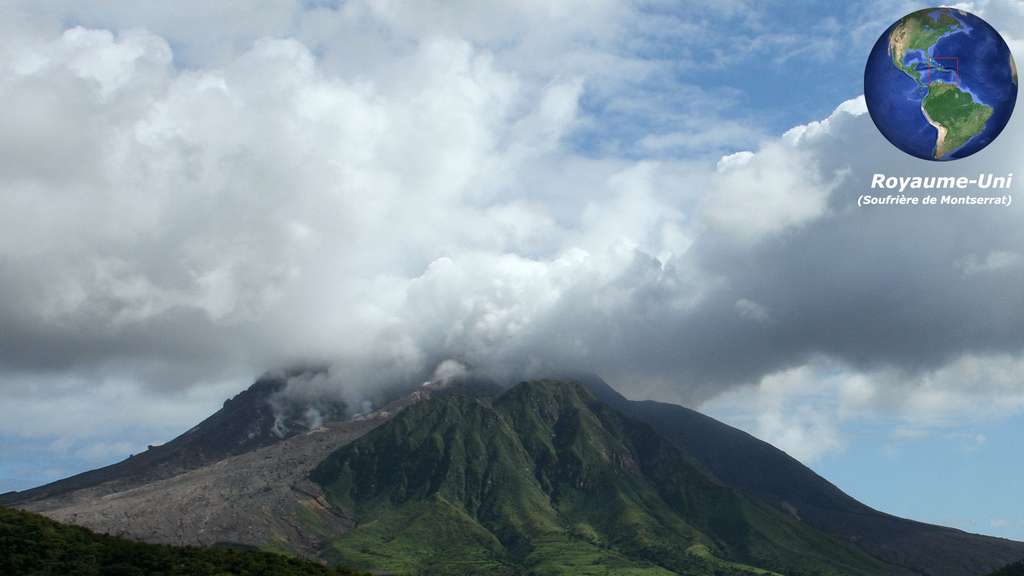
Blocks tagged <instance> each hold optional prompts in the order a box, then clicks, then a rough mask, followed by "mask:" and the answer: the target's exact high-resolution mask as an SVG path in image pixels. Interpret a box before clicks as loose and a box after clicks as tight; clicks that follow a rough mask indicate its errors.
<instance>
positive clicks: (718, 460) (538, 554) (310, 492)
mask: <svg viewBox="0 0 1024 576" xmlns="http://www.w3.org/2000/svg"><path fill="white" fill-rule="evenodd" d="M574 380H576V381H577V382H580V383H581V384H582V386H581V385H580V384H577V383H575V382H572V381H543V382H530V383H522V384H519V385H518V386H515V387H513V388H511V389H509V390H507V391H502V390H501V389H496V388H495V386H493V384H487V383H485V384H484V385H479V383H476V384H474V383H470V382H462V383H456V384H453V383H433V384H431V385H428V386H423V387H416V388H415V390H413V391H411V392H409V393H407V394H405V395H404V396H402V397H400V398H398V399H396V400H393V401H391V402H390V403H388V404H386V405H384V406H383V407H381V408H380V409H378V410H377V411H375V412H372V413H370V414H366V415H363V416H359V417H356V418H347V417H345V416H341V415H340V413H341V411H340V410H339V411H337V413H336V415H335V419H334V420H333V421H325V422H322V423H321V424H322V425H319V426H315V427H305V428H304V427H303V426H302V425H301V422H300V423H295V425H291V426H289V427H288V432H287V433H286V434H280V435H279V434H276V433H275V434H272V435H266V434H264V435H260V434H258V433H257V434H253V435H252V436H250V434H252V433H253V432H254V431H256V432H259V431H265V430H267V426H268V425H270V424H271V423H272V420H271V419H270V418H271V416H273V415H275V414H279V411H278V412H276V413H275V412H268V411H267V405H268V404H269V403H271V402H273V401H274V398H275V396H274V395H275V394H276V391H277V390H279V388H280V386H282V384H281V380H280V377H278V378H277V383H275V379H274V378H263V379H261V380H260V381H259V382H257V384H256V385H254V386H253V388H251V389H250V390H249V391H247V392H245V393H243V394H241V395H239V396H238V397H236V399H235V400H232V401H230V402H229V403H227V404H226V405H225V407H224V409H223V410H221V411H220V412H218V413H217V414H216V415H214V416H213V417H211V418H210V419H208V420H206V421H204V422H203V423H202V424H201V425H199V426H197V427H196V428H195V429H193V430H192V431H190V432H188V433H186V434H184V435H182V437H180V438H179V439H177V440H175V441H173V442H170V443H168V445H167V446H170V447H171V448H173V450H172V449H167V451H166V452H165V454H171V455H175V456H173V457H172V458H171V459H170V460H168V459H166V458H159V459H156V458H155V459H154V461H153V462H149V461H147V460H136V462H130V465H128V464H126V463H121V464H118V465H114V466H112V467H108V468H106V469H101V471H103V473H102V474H95V473H86V474H84V475H79V476H77V477H73V478H72V479H69V480H65V481H61V482H57V483H54V484H51V485H48V486H44V487H41V488H37V489H34V490H30V491H26V492H22V493H14V494H10V495H8V496H7V501H8V502H12V503H14V504H15V505H17V506H19V507H24V508H27V509H30V510H34V511H39V512H42V513H44V514H46V515H48V516H50V517H51V518H54V519H57V520H60V521H64V522H70V523H74V524H80V525H83V526H86V527H89V528H92V529H94V530H97V531H100V532H106V533H112V534H117V535H124V536H128V537H131V538H135V539H139V540H143V541H147V542H157V543H167V544H178V545H182V544H191V545H203V546H210V545H220V544H234V545H245V546H250V547H256V548H261V549H265V550H274V551H280V552H286V553H289V554H296V555H300V556H304V557H308V558H315V559H318V560H325V561H329V562H331V563H333V564H337V565H345V566H352V567H356V568H359V569H374V570H381V571H385V572H388V573H420V574H460V575H461V574H481V573H488V574H495V575H500V574H626V575H630V574H632V575H665V576H670V575H672V574H697V575H700V574H719V575H739V574H786V575H788V576H797V575H800V574H818V575H835V576H840V575H850V576H853V575H865V576H867V575H870V576H886V575H892V576H904V575H905V576H913V575H918V576H924V575H928V576H982V575H985V574H988V573H990V572H991V571H993V570H995V569H997V568H999V567H1000V566H1004V565H1006V564H1008V563H1010V562H1013V561H1017V560H1020V559H1022V558H1024V543H1018V542H1012V541H1008V540H1003V539H997V538H989V537H984V536H978V535H973V534H967V533H964V532H961V531H958V530H952V529H948V528H942V527H938V526H931V525H927V524H922V523H918V522H912V521H909V520H904V519H900V518H895V517H892V516H889V515H886V514H883V513H881V512H878V511H875V510H873V509H871V508H869V507H867V506H864V505H863V504H861V503H859V502H857V501H856V500H854V499H853V498H850V497H849V496H847V495H846V494H844V493H843V492H842V491H840V490H839V489H838V488H836V487H835V486H833V485H832V484H830V483H829V482H827V481H826V480H824V479H823V478H821V477H820V476H818V475H817V474H815V473H814V472H813V471H811V470H809V469H808V468H806V467H804V466H803V465H801V464H800V463H799V462H797V461H796V460H794V459H792V458H790V457H789V456H787V455H786V454H785V453H783V452H781V451H779V450H777V449H776V448H774V447H772V446H770V445H768V444H766V443H764V442H761V441H759V440H757V439H755V438H753V437H751V436H749V435H748V434H745V433H743V432H741V431H739V430H736V429H734V428H731V427H729V426H726V425H724V424H722V423H720V422H717V421H715V420H713V419H711V418H708V417H706V416H703V415H701V414H699V413H697V412H694V411H692V410H688V409H686V408H683V407H680V406H675V405H671V404H662V403H657V402H633V401H629V400H627V399H625V398H623V397H622V396H620V395H619V394H618V393H616V392H615V391H614V390H613V389H612V388H611V387H609V386H608V385H607V384H605V383H604V382H602V381H600V380H599V379H597V378H593V377H575V378H574ZM292 412H293V413H295V414H301V413H302V412H303V407H302V406H297V407H295V409H294V410H292ZM324 412H325V413H330V412H329V411H324ZM254 423H255V424H254ZM271 430H272V429H271ZM137 458H139V457H136V459H137ZM130 460H131V459H130ZM168 461H170V462H172V463H176V464H174V465H173V466H168V465H167V464H166V462H168ZM126 462H129V461H126ZM182 463H185V464H182ZM174 466H177V468H176V469H175V468H174ZM937 505H941V503H937Z"/></svg>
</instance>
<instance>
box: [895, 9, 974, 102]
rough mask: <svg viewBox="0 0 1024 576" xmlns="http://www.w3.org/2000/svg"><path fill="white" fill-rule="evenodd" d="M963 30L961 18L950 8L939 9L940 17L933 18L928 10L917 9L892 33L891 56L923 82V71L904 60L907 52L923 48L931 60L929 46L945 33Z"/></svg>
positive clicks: (912, 75)
mask: <svg viewBox="0 0 1024 576" xmlns="http://www.w3.org/2000/svg"><path fill="white" fill-rule="evenodd" d="M962 29H963V26H962V25H961V24H960V21H959V20H957V19H956V18H954V17H953V16H952V15H951V14H949V12H948V9H939V15H938V17H937V18H933V17H932V15H931V13H930V12H929V11H927V10H920V11H918V12H914V13H913V14H909V15H907V16H906V17H905V18H903V19H902V20H900V21H899V22H897V23H896V25H895V26H893V29H892V32H890V33H889V56H890V57H891V58H892V63H893V64H894V65H895V66H896V67H897V68H899V69H900V70H902V71H903V72H904V73H906V74H907V75H908V76H910V77H911V78H913V79H914V81H916V82H917V83H919V84H920V83H921V72H920V71H918V70H917V69H916V67H915V65H913V64H911V65H909V66H908V65H906V64H904V63H903V59H904V58H906V56H907V52H909V51H911V50H920V51H921V53H922V54H923V55H924V57H925V58H929V59H930V58H931V57H930V56H929V55H928V49H929V48H931V47H932V46H934V45H935V43H936V42H938V41H939V39H940V38H942V37H943V36H945V35H946V34H949V33H951V32H956V31H959V30H962Z"/></svg>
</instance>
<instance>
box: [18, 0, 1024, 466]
mask: <svg viewBox="0 0 1024 576" xmlns="http://www.w3.org/2000/svg"><path fill="white" fill-rule="evenodd" d="M101 4H103V6H101V5H100V4H97V5H94V6H91V7H87V8H88V9H87V8H80V7H76V6H75V5H68V6H64V7H62V8H52V9H46V10H44V9H41V8H35V7H33V6H31V5H27V6H23V7H21V8H20V9H18V10H15V11H14V17H13V18H12V19H8V20H7V22H6V23H5V24H4V25H3V26H4V27H5V29H7V28H10V29H11V30H12V34H10V35H8V36H6V37H5V39H3V40H0V93H2V95H3V101H4V102H5V103H6V104H7V106H4V107H3V108H2V109H0V130H2V131H3V133H5V134H14V135H17V137H16V138H6V139H4V140H3V142H0V187H2V190H3V195H2V197H0V208H2V209H0V287H2V289H3V293H4V298H3V299H2V300H0V324H2V325H3V326H4V330H3V331H2V332H0V367H2V371H3V372H2V373H0V386H2V388H3V392H4V393H5V394H8V395H11V394H23V393H24V389H23V387H24V386H25V383H26V382H33V385H32V387H31V390H35V391H36V393H37V394H36V395H34V396H33V395H32V394H29V395H28V396H26V397H25V398H26V399H25V400H24V401H25V402H27V403H31V402H32V401H36V402H38V403H40V404H43V403H51V402H53V401H54V396H55V395H56V396H61V397H65V398H79V395H82V394H85V392H83V390H91V389H95V390H104V389H105V388H104V386H109V385H110V383H111V382H118V383H119V384H118V385H119V386H120V385H124V386H127V387H129V388H130V389H131V390H132V392H131V393H130V394H129V393H127V392H126V393H125V394H128V395H129V396H130V397H132V398H137V400H138V402H143V398H146V397H152V395H157V394H167V393H168V392H171V391H180V390H188V389H192V388H195V387H196V385H198V384H202V383H209V382H218V383H222V382H229V381H233V382H236V383H238V385H241V383H242V382H244V381H245V380H247V379H251V377H252V376H253V375H254V374H256V373H257V372H259V371H261V370H263V369H267V368H273V367H276V366H280V365H284V364H289V363H292V362H295V361H302V360H311V361H326V362H329V363H331V364H332V365H333V369H332V377H331V379H330V380H329V382H330V385H332V386H333V385H338V386H342V387H355V388H358V387H372V386H374V385H379V384H381V383H388V382H394V381H399V380H408V381H409V382H410V383H415V382H420V381H422V380H424V379H427V378H430V377H431V376H432V374H433V373H434V371H435V369H437V370H438V373H439V374H440V373H443V374H447V373H449V372H450V369H453V367H455V366H456V364H444V362H445V361H446V360H449V361H453V362H458V365H459V366H467V367H469V368H470V369H474V370H481V371H485V372H488V373H491V374H494V375H498V376H520V375H529V374H533V373H542V372H544V371H548V370H566V369H570V370H571V369H582V370H590V371H595V372H598V373H600V374H602V375H604V376H606V377H607V378H608V379H609V380H610V381H612V382H613V383H614V384H615V385H617V386H618V387H620V388H622V389H623V390H624V391H625V392H627V393H628V394H631V395H634V396H641V395H652V396H658V397H662V398H672V399H677V400H682V401H684V402H687V403H690V404H699V403H701V402H705V401H707V400H709V399H711V398H715V397H718V396H720V395H721V394H723V393H724V392H726V391H730V390H736V389H737V387H739V386H745V385H746V386H753V387H754V388H753V389H755V390H760V389H763V390H768V391H774V392H772V394H771V395H773V397H775V398H782V399H789V400H785V401H784V400H778V401H777V402H776V401H774V400H773V401H772V402H773V403H769V405H770V406H771V407H774V411H772V410H766V411H765V418H764V419H763V420H762V421H760V422H759V423H758V424H757V426H758V429H759V430H761V431H762V433H763V434H764V435H766V436H769V437H772V438H775V439H777V440H778V441H779V442H780V443H781V444H783V445H784V446H786V447H792V448H791V449H792V450H794V451H796V452H798V453H800V454H802V455H804V456H805V457H807V458H814V457H817V456H818V455H820V454H822V453H825V452H827V451H828V450H834V449H837V448H838V447H840V446H841V445H842V441H841V439H840V438H839V436H838V435H837V433H836V431H835V430H834V429H833V428H831V426H832V424H831V423H830V422H828V421H826V420H824V419H822V418H820V417H819V416H818V415H816V413H815V410H812V409H811V408H807V409H796V410H792V409H790V408H789V406H790V405H792V404H793V402H795V400H792V399H796V398H800V397H802V396H801V395H804V394H809V393H810V390H811V389H812V386H811V384H810V383H809V382H810V380H809V378H810V376H809V374H816V372H814V371H813V370H810V371H809V369H808V368H806V366H809V365H811V366H813V365H814V363H815V362H819V361H822V360H821V359H825V360H824V361H825V362H828V363H832V365H835V366H837V367H839V368H838V369H839V370H841V371H844V372H847V373H848V375H849V378H847V379H845V380H844V382H847V381H848V382H851V383H849V384H843V385H842V386H839V387H838V388H837V390H841V391H842V396H841V399H842V400H843V402H842V404H841V405H842V407H843V410H855V409H857V410H861V409H863V410H867V409H880V408H878V407H879V406H883V405H884V406H885V407H886V408H887V409H889V408H892V407H893V406H906V407H908V409H907V412H908V413H910V412H911V410H910V407H913V408H914V409H916V410H923V411H924V412H926V413H929V414H935V415H936V417H944V414H945V413H944V412H943V410H944V409H943V408H942V407H943V406H953V405H956V404H957V403H958V402H960V400H962V399H963V398H964V397H966V396H967V395H969V394H970V393H972V392H975V391H982V392H983V393H984V394H988V395H989V396H988V397H989V398H994V397H996V396H999V397H1006V392H1007V391H1008V390H1009V391H1011V392H1013V393H1016V392H1019V390H1020V388H1019V384H1018V383H1017V382H1016V381H1015V380H1014V377H1013V376H1012V369H1013V367H1015V366H1016V364H1015V363H1018V362H1019V357H1020V354H1021V350H1022V348H1024V330H1021V329H1020V328H1021V326H1022V325H1024V301H1022V298H1024V296H1022V295H1024V291H1022V290H1020V289H1019V288H1020V287H1021V285H1022V283H1024V275H1022V274H1024V270H1022V269H1021V267H1020V266H1019V265H1017V264H1018V258H1017V257H1016V256H1014V255H1016V254H1018V253H1019V252H1020V250H1021V249H1022V246H1024V228H1022V227H1021V226H1020V216H1019V212H1018V209H1017V208H1012V209H992V208H958V209H952V208H943V207H936V208H934V209H920V210H917V211H914V212H908V211H900V210H896V209H888V208H887V209H882V208H877V209H875V208H872V209H858V208H857V207H856V206H855V200H856V197H857V196H858V195H859V194H860V193H862V192H864V191H865V190H866V188H867V186H868V184H869V182H870V175H871V174H872V173H874V172H884V173H886V174H890V175H895V176H898V175H931V174H936V175H948V174H953V173H956V174H961V173H972V172H980V171H986V172H988V171H993V172H1014V171H1017V172H1020V164H1019V156H1018V155H1017V154H1016V152H1015V151H1016V150H1018V149H1019V148H1020V146H1021V144H1022V142H1021V130H1020V126H1019V116H1020V115H1019V114H1018V118H1015V119H1014V120H1013V121H1012V122H1013V124H1012V125H1011V126H1010V127H1009V128H1008V129H1007V130H1006V132H1005V134H1004V135H1003V136H1002V138H1001V139H1000V140H999V141H998V142H997V143H996V144H994V145H992V146H991V147H990V148H989V149H987V150H986V151H984V152H983V153H981V154H978V155H977V156H976V157H972V158H971V159H968V160H964V161H961V162H957V163H956V164H955V165H948V164H944V165H938V164H928V163H922V162H918V161H916V160H912V159H909V158H905V157H903V156H902V155H900V154H899V153H897V152H895V151H894V150H892V149H891V148H890V147H889V145H888V144H887V143H886V142H885V141H884V140H883V139H882V137H881V136H880V135H879V134H878V133H877V131H876V130H875V129H874V127H873V126H872V124H871V121H870V118H869V117H868V116H867V114H865V110H864V103H863V100H862V99H858V98H854V99H852V100H849V101H847V102H846V103H843V104H839V105H838V107H837V108H836V109H835V111H834V112H833V113H832V114H831V115H830V116H828V117H827V118H824V119H822V120H821V121H819V122H811V123H808V124H805V125H801V126H798V127H796V128H793V129H792V130H790V131H789V132H786V133H785V134H784V135H782V136H780V137H777V138H764V137H763V134H764V131H763V130H761V129H759V128H752V129H747V128H744V126H743V125H741V124H738V123H735V122H734V123H728V122H724V123H722V124H721V125H719V126H718V128H719V129H720V130H719V131H717V132H716V130H715V128H716V126H715V120H716V118H715V117H712V118H710V119H709V120H708V121H707V122H704V123H701V122H697V121H695V120H693V111H692V110H686V109H682V110H681V109H678V108H674V107H665V106H651V104H650V103H649V102H645V101H643V100H642V98H640V97H639V96H638V95H639V94H641V93H643V91H644V90H645V89H646V87H647V85H646V84H644V82H638V81H636V79H635V78H642V79H643V80H644V81H645V82H646V81H653V80H656V79H662V78H665V77H667V76H669V75H670V74H668V71H671V70H672V68H671V67H669V68H667V69H666V68H665V67H664V66H663V65H662V64H659V63H658V59H657V58H642V57H637V56H636V54H635V53H631V52H630V51H629V50H627V49H626V47H628V45H627V44H625V40H624V38H625V37H626V36H625V33H627V32H630V31H633V30H635V29H636V27H637V26H640V25H642V23H643V22H647V21H648V20H647V19H648V18H651V17H653V16H652V14H651V12H647V13H645V14H643V16H642V17H640V16H636V15H631V14H630V11H631V10H632V8H634V7H631V6H630V5H627V4H623V3H617V2H616V3H591V2H587V3H582V4H580V5H575V6H569V5H564V6H563V5H560V6H558V7H550V6H548V4H545V3H536V4H528V5H524V6H518V5H517V6H516V7H514V8H513V7H509V6H508V5H505V4H500V3H493V4H492V3H471V6H468V7H466V6H463V8H467V9H456V8H449V7H447V5H446V4H437V5H434V4H431V5H429V6H427V5H422V6H420V5H417V4H404V3H392V2H368V3H363V2H346V3H344V4H342V5H340V6H337V7H331V6H320V7H313V8H304V7H302V6H299V5H297V4H290V3H274V4H273V5H272V6H271V8H270V9H268V10H267V12H266V13H263V14H260V15H253V17H252V18H251V19H246V18H239V19H238V20H239V21H240V22H244V24H241V23H240V24H238V28H237V29H229V30H228V32H227V33H225V34H213V33H212V31H211V29H207V28H204V26H205V25H204V26H197V27H194V28H193V27H190V26H189V25H188V23H189V22H187V21H182V20H181V19H180V18H178V17H176V16H172V15H170V14H164V15H161V13H160V9H158V8H153V7H152V6H150V7H148V8H145V7H143V8H137V7H131V6H125V5H120V6H118V7H116V8H115V7H110V6H106V3H101ZM993 6H995V4H993ZM985 9H986V10H988V9H989V8H988V7H987V6H986V8H985ZM992 9H993V10H996V8H995V7H993V8H992ZM151 10H157V12H152V11H151ZM1007 10H1008V9H1007ZM740 13H742V11H741V12H736V13H727V15H726V16H721V17H729V18H736V17H739V16H736V15H735V14H740ZM280 14H287V15H288V17H287V18H277V17H271V16H274V15H280ZM68 15H70V16H68ZM658 17H659V18H666V17H669V16H666V15H664V14H662V15H660V16H658ZM716 17H720V16H716ZM227 20H228V18H227V17H226V16H225V17H224V18H219V19H218V17H217V16H216V15H214V16H213V17H212V21H214V22H218V23H219V24H217V25H218V26H223V25H224V22H226V21H227ZM12 22H13V24H12ZM68 22H71V23H72V25H71V26H70V27H68V26H67V23H68ZM282 22H285V23H287V24H282ZM495 22H501V23H502V25H500V26H495V24H494V23H495ZM1015 22H1017V21H1015ZM211 25H212V24H211ZM1007 30H1008V31H1009V32H1010V33H1013V34H1016V32H1015V31H1018V30H1022V27H1021V25H1020V24H1019V22H1018V23H1016V24H1007ZM542 32H543V33H542ZM644 39H645V40H646V41H651V42H654V41H655V40H657V39H656V38H653V37H651V36H650V35H648V36H645V37H644ZM633 48H636V47H635V46H634V47H633ZM647 48H649V46H647V45H646V44H645V46H644V47H643V49H647ZM786 57H787V58H798V57H799V56H798V55H790V56H786ZM690 65H693V64H692V63H690V62H687V61H682V63H681V64H680V66H684V67H685V66H690ZM630 75H634V76H632V77H631V76H630ZM670 85H671V86H672V87H678V84H670ZM687 90H688V91H686V92H685V95H686V96H687V99H688V101H690V102H697V103H698V104H697V105H699V106H705V105H706V108H702V110H705V109H706V110H710V111H712V113H713V114H714V115H721V114H723V113H724V111H725V110H726V108H721V107H719V108H716V107H715V106H712V105H711V104H710V102H712V101H713V100H715V98H714V96H715V93H708V92H702V91H701V90H700V89H698V88H695V87H689V88H688V89H687ZM659 94H660V93H659ZM849 96H854V95H853V94H851V95H849ZM595 102H598V103H599V105H595V104H594V103H595ZM595 106H596V108H595ZM648 106H651V107H650V108H649V107H648ZM717 106H727V104H726V105H722V104H718V105H717ZM595 109H597V110H600V114H597V113H596V112H595ZM681 116H684V117H688V118H689V122H690V123H689V124H687V123H682V124H680V125H681V126H682V127H683V128H684V130H683V132H682V133H687V131H689V130H690V128H689V127H690V126H692V127H693V128H692V131H693V133H694V137H695V138H696V141H697V142H706V143H707V145H708V146H715V147H717V146H722V145H724V144H728V145H729V146H739V145H741V144H744V145H746V146H748V147H749V150H746V151H740V152H734V153H732V154H730V155H726V156H724V157H722V158H721V159H720V160H718V159H712V160H709V159H707V158H705V157H702V156H700V155H697V156H694V157H676V156H673V155H662V154H655V156H656V158H642V157H641V158H638V157H636V156H637V150H641V151H643V150H648V151H649V150H664V149H680V148H681V149H682V150H683V151H684V152H685V151H686V146H685V145H683V146H680V145H679V144H678V142H679V141H680V138H681V137H680V136H679V133H680V132H679V131H670V132H668V133H664V132H663V133H661V135H660V136H659V135H657V134H653V133H652V134H631V133H629V132H628V131H624V132H623V133H622V134H612V135H608V136H609V140H611V141H613V145H610V146H602V145H600V144H593V145H588V144H587V143H586V142H581V141H580V139H581V138H583V137H586V138H591V139H593V138H595V135H600V134H602V133H601V132H600V130H599V129H596V128H595V126H605V124H604V121H605V120H607V121H608V125H610V126H619V124H617V122H619V121H620V120H621V119H622V118H624V117H628V118H631V119H637V118H640V119H643V120H645V121H647V120H650V119H652V118H656V119H662V120H663V119H666V118H667V119H673V118H679V117H681ZM635 124H636V125H639V126H646V125H647V124H645V122H636V123H635ZM666 134H667V135H666ZM581 135H582V136H581ZM606 135H607V134H606ZM629 137H635V140H636V147H635V148H628V147H627V148H622V147H621V146H620V143H619V140H621V139H623V138H627V139H628V138H629ZM586 138H584V139H586ZM702 146H703V145H702ZM618 152H622V153H618ZM991 358H995V359H999V361H997V362H996V363H994V364H991V365H989V364H987V359H991ZM971 359H981V360H978V362H980V363H981V364H982V365H984V366H990V369H991V370H995V371H997V372H998V373H997V372H987V371H986V370H989V368H986V369H984V370H983V369H981V368H978V367H976V366H975V365H973V364H971V362H972V360H971ZM972 366H975V367H974V368H972ZM439 367H440V368H439ZM1000 370H1001V371H1000ZM888 375H898V376H899V377H898V378H896V377H888ZM956 375H960V376H965V377H969V378H973V380H971V382H974V383H975V384H973V385H976V386H978V388H974V389H972V388H971V386H972V384H970V383H958V382H957V376H956ZM794 381H796V382H799V385H797V384H793V385H792V386H793V387H790V384H786V383H792V382H794ZM907 383H910V384H907ZM837 386H838V385H837ZM747 389H750V388H747ZM19 390H21V392H19ZM780 390H783V391H784V392H780ZM132 395H137V396H132ZM147 395H148V396H147ZM33 398H34V400H32V399H33ZM69 401H70V400H69ZM3 406H4V408H2V409H0V410H4V411H10V410H13V409H12V408H10V407H11V406H12V404H10V403H6V402H5V403H4V405H3ZM1014 406H1018V405H1016V404H1014ZM872 407H874V408H872ZM72 409H73V408H70V407H69V410H72ZM12 414H13V413H12ZM140 417H143V416H142V415H140ZM146 417H148V416H146ZM0 420H3V418H0ZM83 426H85V424H83ZM23 428H25V429H24V430H22V429H21V428H18V427H17V426H15V427H14V428H12V429H10V430H9V432H10V433H22V432H26V430H28V428H31V427H23ZM815 442H817V443H818V444H814V443H815ZM800 446H803V448H800ZM97 450H100V448H97Z"/></svg>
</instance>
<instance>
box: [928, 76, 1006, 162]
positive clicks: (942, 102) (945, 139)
mask: <svg viewBox="0 0 1024 576" xmlns="http://www.w3.org/2000/svg"><path fill="white" fill-rule="evenodd" d="M921 107H922V109H923V110H924V112H925V115H926V116H927V117H928V121H929V122H930V123H932V125H935V126H936V128H937V129H938V130H939V136H938V138H937V139H936V142H935V158H942V157H943V156H945V155H946V154H948V153H949V152H952V151H954V150H956V149H957V148H959V147H961V146H963V145H964V144H965V143H966V142H967V141H968V140H970V139H971V138H973V137H974V136H976V135H978V134H980V133H981V131H982V129H984V128H985V122H987V121H988V119H989V117H990V116H992V107H991V106H986V105H984V104H979V103H977V102H975V101H974V97H973V96H971V95H970V93H968V92H965V91H963V90H960V89H959V88H957V87H956V86H954V85H952V84H944V83H939V82H936V83H933V84H932V85H931V86H929V87H928V95H927V96H925V98H924V102H922V103H921Z"/></svg>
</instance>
